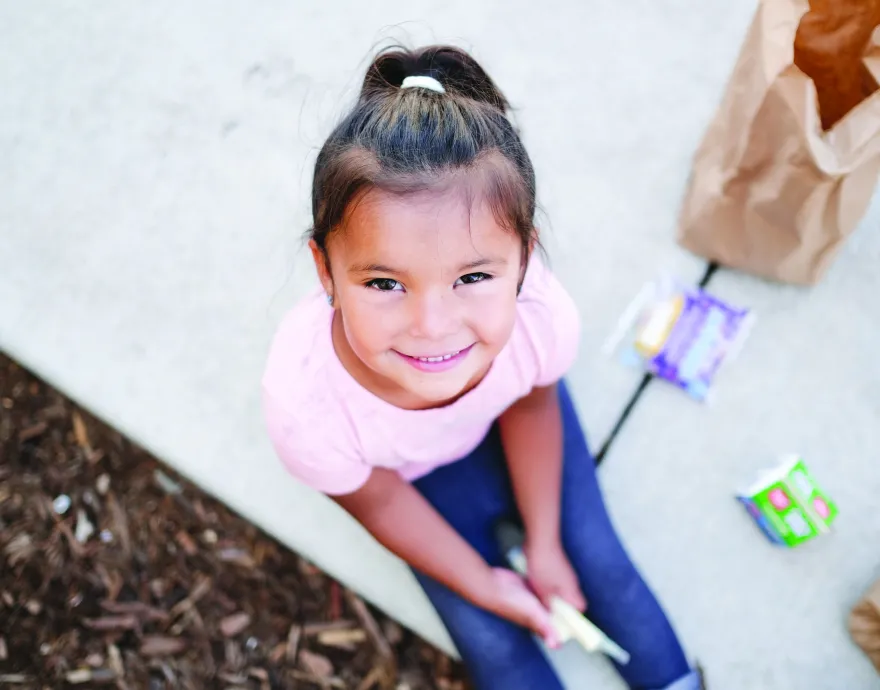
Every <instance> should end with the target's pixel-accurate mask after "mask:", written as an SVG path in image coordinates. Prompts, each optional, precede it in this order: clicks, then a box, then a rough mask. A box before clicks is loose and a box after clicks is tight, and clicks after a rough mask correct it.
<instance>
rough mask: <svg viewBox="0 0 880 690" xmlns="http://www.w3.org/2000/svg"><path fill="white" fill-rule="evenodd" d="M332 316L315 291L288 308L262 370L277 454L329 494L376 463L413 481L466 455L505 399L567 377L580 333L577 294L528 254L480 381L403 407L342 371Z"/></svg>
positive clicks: (352, 485) (349, 487) (353, 485)
mask: <svg viewBox="0 0 880 690" xmlns="http://www.w3.org/2000/svg"><path fill="white" fill-rule="evenodd" d="M332 318H333V310H332V308H331V307H330V306H329V305H328V304H327V302H326V299H325V297H324V293H323V292H322V291H321V290H316V291H315V292H313V293H312V294H310V295H309V296H308V297H306V298H305V299H304V300H302V301H301V302H299V303H298V304H297V305H296V306H295V307H293V309H291V310H290V311H289V312H288V313H287V314H286V316H285V317H284V319H283V320H282V322H281V324H280V326H279V328H278V331H277V332H276V334H275V337H274V340H273V342H272V345H271V348H270V352H269V359H268V362H267V365H266V370H265V373H264V376H263V406H264V413H265V417H266V422H267V425H268V431H269V436H270V438H271V440H272V444H273V445H274V447H275V450H276V452H277V453H278V455H279V457H280V458H281V460H282V461H283V462H284V464H285V465H286V466H287V469H288V470H289V471H290V472H291V474H293V475H294V476H295V477H296V478H298V479H299V480H301V481H302V482H304V483H305V484H307V485H309V486H311V487H313V488H315V489H317V490H318V491H322V492H324V493H326V494H330V495H337V494H345V493H350V492H352V491H355V490H356V489H358V488H360V487H361V486H363V485H364V483H366V481H367V478H368V477H369V476H370V472H371V471H372V468H373V467H388V468H394V469H396V470H397V471H398V472H400V474H401V476H403V477H404V478H405V479H407V480H409V481H412V480H414V479H417V478H419V477H421V476H423V475H425V474H427V473H428V472H430V471H431V470H433V469H435V468H436V467H439V466H441V465H444V464H447V463H451V462H454V461H456V460H459V459H461V458H463V457H465V456H466V455H468V454H469V453H470V452H471V451H472V450H474V449H475V448H476V447H477V446H478V445H479V444H480V442H481V441H482V440H483V438H484V437H485V435H486V433H487V432H488V431H489V429H490V427H491V426H492V423H493V422H494V421H495V420H496V419H497V418H498V417H499V416H500V415H501V413H502V412H504V410H506V409H507V408H508V407H509V406H510V405H511V404H512V403H514V402H515V401H517V400H518V399H520V398H522V397H523V396H525V395H527V394H528V393H529V392H530V391H531V390H532V388H534V387H535V386H547V385H550V384H552V383H554V382H556V381H557V380H559V379H560V378H561V377H562V376H563V375H564V374H565V372H566V370H567V369H568V368H569V366H570V365H571V364H572V362H573V360H574V358H575V355H576V354H577V345H578V339H579V333H580V320H579V317H578V313H577V308H576V307H575V304H574V301H573V300H572V299H571V297H570V296H569V294H568V293H567V292H566V291H565V289H564V288H563V287H562V285H561V284H560V283H559V281H558V280H557V279H556V278H555V276H553V274H552V273H551V272H550V271H549V270H548V269H547V268H546V267H545V266H544V264H543V263H542V262H541V261H539V260H538V258H537V257H534V258H533V259H532V261H531V262H530V265H529V269H528V271H527V272H526V278H525V281H524V283H523V288H522V292H521V293H520V295H519V298H518V301H517V316H516V321H515V325H514V328H513V333H512V334H511V337H510V340H509V341H508V342H507V344H506V345H505V346H504V348H503V349H502V350H501V352H500V353H499V354H498V356H497V357H496V358H495V360H494V361H493V362H492V366H491V368H490V369H489V371H488V373H487V374H486V376H485V377H484V378H483V380H482V381H481V382H480V383H479V384H478V385H477V386H475V387H474V388H473V389H472V390H471V391H469V392H468V393H467V394H466V395H464V396H462V397H461V398H459V399H458V400H456V401H455V402H453V403H451V404H449V405H447V406H445V407H439V408H434V409H429V410H404V409H401V408H399V407H395V406H393V405H391V404H389V403H387V402H385V401H384V400H382V399H381V398H378V397H376V396H375V395H373V394H372V393H370V392H369V391H368V390H366V389H365V388H363V387H362V386H361V385H360V384H359V383H357V382H356V381H355V380H354V378H352V376H351V375H350V374H349V373H348V372H347V371H346V370H345V368H344V367H343V366H342V363H341V362H340V361H339V358H338V357H337V356H336V351H335V349H334V347H333V343H332V341H331V336H330V332H331V331H330V325H331V322H332Z"/></svg>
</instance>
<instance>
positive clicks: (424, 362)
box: [395, 345, 473, 374]
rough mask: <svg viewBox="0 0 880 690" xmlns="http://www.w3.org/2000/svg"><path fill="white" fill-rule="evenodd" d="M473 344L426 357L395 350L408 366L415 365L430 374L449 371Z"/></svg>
mask: <svg viewBox="0 0 880 690" xmlns="http://www.w3.org/2000/svg"><path fill="white" fill-rule="evenodd" d="M472 348H473V345H468V346H467V347H466V348H464V349H463V350H458V351H456V352H450V353H447V354H445V355H437V356H428V357H413V356H411V355H405V354H403V353H402V352H397V350H395V352H397V354H398V355H400V356H401V357H402V358H403V359H404V361H406V362H407V363H408V364H409V365H410V366H413V367H415V368H416V369H418V370H419V371H427V372H430V373H432V374H439V373H440V372H443V371H449V370H450V369H452V368H453V367H455V366H457V365H458V364H459V363H460V362H461V361H462V360H463V359H464V358H465V357H466V356H467V353H468V352H470V351H471V349H472Z"/></svg>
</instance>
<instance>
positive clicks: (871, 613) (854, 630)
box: [849, 580, 880, 673]
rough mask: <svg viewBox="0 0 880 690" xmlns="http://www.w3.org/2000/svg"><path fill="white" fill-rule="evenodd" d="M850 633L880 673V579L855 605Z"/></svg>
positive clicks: (850, 618) (850, 622)
mask: <svg viewBox="0 0 880 690" xmlns="http://www.w3.org/2000/svg"><path fill="white" fill-rule="evenodd" d="M849 633H850V635H851V636H852V638H853V640H854V641H855V643H856V644H857V645H858V646H859V647H861V648H862V650H864V652H865V654H867V655H868V658H869V659H870V660H871V663H872V664H874V668H876V669H877V672H878V673H880V580H878V581H877V582H875V583H874V584H873V585H872V586H871V588H870V589H869V590H868V591H867V593H866V594H865V596H863V597H862V598H861V599H860V600H859V602H858V603H857V604H856V605H855V606H854V607H853V610H852V612H851V613H850V616H849Z"/></svg>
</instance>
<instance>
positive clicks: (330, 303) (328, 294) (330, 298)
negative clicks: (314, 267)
mask: <svg viewBox="0 0 880 690" xmlns="http://www.w3.org/2000/svg"><path fill="white" fill-rule="evenodd" d="M327 304H329V305H330V306H331V307H332V306H333V295H331V294H330V293H329V292H328V293H327Z"/></svg>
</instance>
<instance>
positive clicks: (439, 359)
mask: <svg viewBox="0 0 880 690" xmlns="http://www.w3.org/2000/svg"><path fill="white" fill-rule="evenodd" d="M459 352H461V350H459V351H458V352H452V353H450V354H448V355H443V356H441V357H416V359H417V360H419V361H420V362H443V361H445V360H447V359H452V358H453V357H455V355H457V354H458V353H459Z"/></svg>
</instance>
